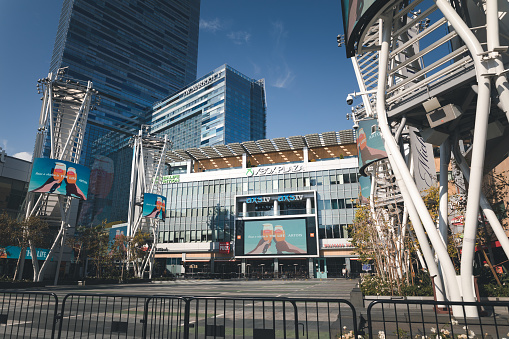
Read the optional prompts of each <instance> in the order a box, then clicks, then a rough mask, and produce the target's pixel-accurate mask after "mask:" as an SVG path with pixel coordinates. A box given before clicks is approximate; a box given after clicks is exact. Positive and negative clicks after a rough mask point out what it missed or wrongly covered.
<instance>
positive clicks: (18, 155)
mask: <svg viewBox="0 0 509 339" xmlns="http://www.w3.org/2000/svg"><path fill="white" fill-rule="evenodd" d="M13 157H14V158H18V159H21V160H26V161H32V153H28V152H18V153H16V154H14V155H13Z"/></svg>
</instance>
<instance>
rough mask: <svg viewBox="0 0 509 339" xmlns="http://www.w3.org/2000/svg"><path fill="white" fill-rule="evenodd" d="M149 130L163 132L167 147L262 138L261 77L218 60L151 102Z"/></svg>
mask: <svg viewBox="0 0 509 339" xmlns="http://www.w3.org/2000/svg"><path fill="white" fill-rule="evenodd" d="M150 115H151V116H152V119H151V132H152V133H154V134H157V135H167V136H168V139H169V140H170V141H171V142H172V148H173V149H185V148H191V147H203V146H215V145H224V144H229V143H236V142H243V141H250V140H260V139H264V138H265V133H266V116H267V103H266V99H265V82H264V80H263V79H261V80H255V79H251V78H249V77H247V76H245V75H244V74H242V73H240V72H239V71H237V70H235V69H234V68H232V67H230V66H228V65H223V66H221V67H218V68H216V69H215V70H214V71H212V72H210V73H208V74H206V75H204V76H203V77H201V78H200V79H198V80H196V81H195V82H194V83H192V84H190V85H189V86H187V87H186V88H184V89H182V90H180V91H178V92H177V93H175V94H173V95H171V96H169V97H168V98H165V99H164V100H161V101H160V102H158V103H156V104H154V105H153V107H152V109H151V112H150Z"/></svg>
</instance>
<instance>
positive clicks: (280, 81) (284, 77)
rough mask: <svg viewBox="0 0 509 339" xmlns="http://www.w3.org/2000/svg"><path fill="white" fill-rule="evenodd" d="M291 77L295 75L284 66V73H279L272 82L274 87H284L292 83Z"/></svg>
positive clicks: (293, 77)
mask: <svg viewBox="0 0 509 339" xmlns="http://www.w3.org/2000/svg"><path fill="white" fill-rule="evenodd" d="M293 79H295V75H294V74H293V72H292V71H291V70H290V69H288V68H286V70H285V73H283V74H280V75H279V76H278V78H277V79H276V81H275V82H274V87H277V88H286V87H288V85H289V84H291V83H292V81H293Z"/></svg>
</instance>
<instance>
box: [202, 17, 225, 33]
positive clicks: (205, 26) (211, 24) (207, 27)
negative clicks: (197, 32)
mask: <svg viewBox="0 0 509 339" xmlns="http://www.w3.org/2000/svg"><path fill="white" fill-rule="evenodd" d="M222 28H223V25H222V24H221V21H220V20H219V19H218V18H215V19H214V20H210V21H207V20H205V19H200V29H202V30H204V31H209V32H212V33H215V32H217V31H219V30H221V29H222Z"/></svg>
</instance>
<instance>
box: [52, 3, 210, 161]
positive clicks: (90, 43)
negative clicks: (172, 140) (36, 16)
mask: <svg viewBox="0 0 509 339" xmlns="http://www.w3.org/2000/svg"><path fill="white" fill-rule="evenodd" d="M199 16H200V0H187V1H178V0H168V1H156V0H143V1H141V0H127V1H126V0H109V1H100V0H64V2H63V6H62V12H61V15H60V22H59V26H58V31H57V36H56V40H55V46H54V50H53V57H52V60H51V66H50V72H56V71H57V70H58V69H59V68H62V67H68V69H67V75H69V76H71V77H73V78H76V79H78V80H85V81H87V80H90V81H92V82H93V84H94V88H95V89H97V90H98V91H99V94H100V96H101V105H100V106H99V107H98V108H97V109H96V110H95V111H92V112H90V114H89V121H88V125H87V133H86V136H85V141H84V147H83V154H82V161H81V162H82V163H83V164H85V165H87V166H91V165H92V163H93V158H92V156H93V150H92V149H91V148H92V143H93V142H94V140H97V139H98V138H100V137H102V136H104V135H105V134H107V133H109V132H111V131H114V132H118V133H124V134H126V135H133V134H134V133H136V131H137V130H138V129H139V128H140V124H142V123H144V121H145V113H146V109H147V107H149V106H150V105H152V104H153V103H154V102H155V101H158V100H161V99H162V98H164V97H166V96H168V95H169V94H171V93H173V92H175V91H177V90H179V89H180V88H182V87H184V86H185V85H187V84H188V83H190V82H192V81H194V80H195V79H196V71H197V58H198V31H199Z"/></svg>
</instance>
